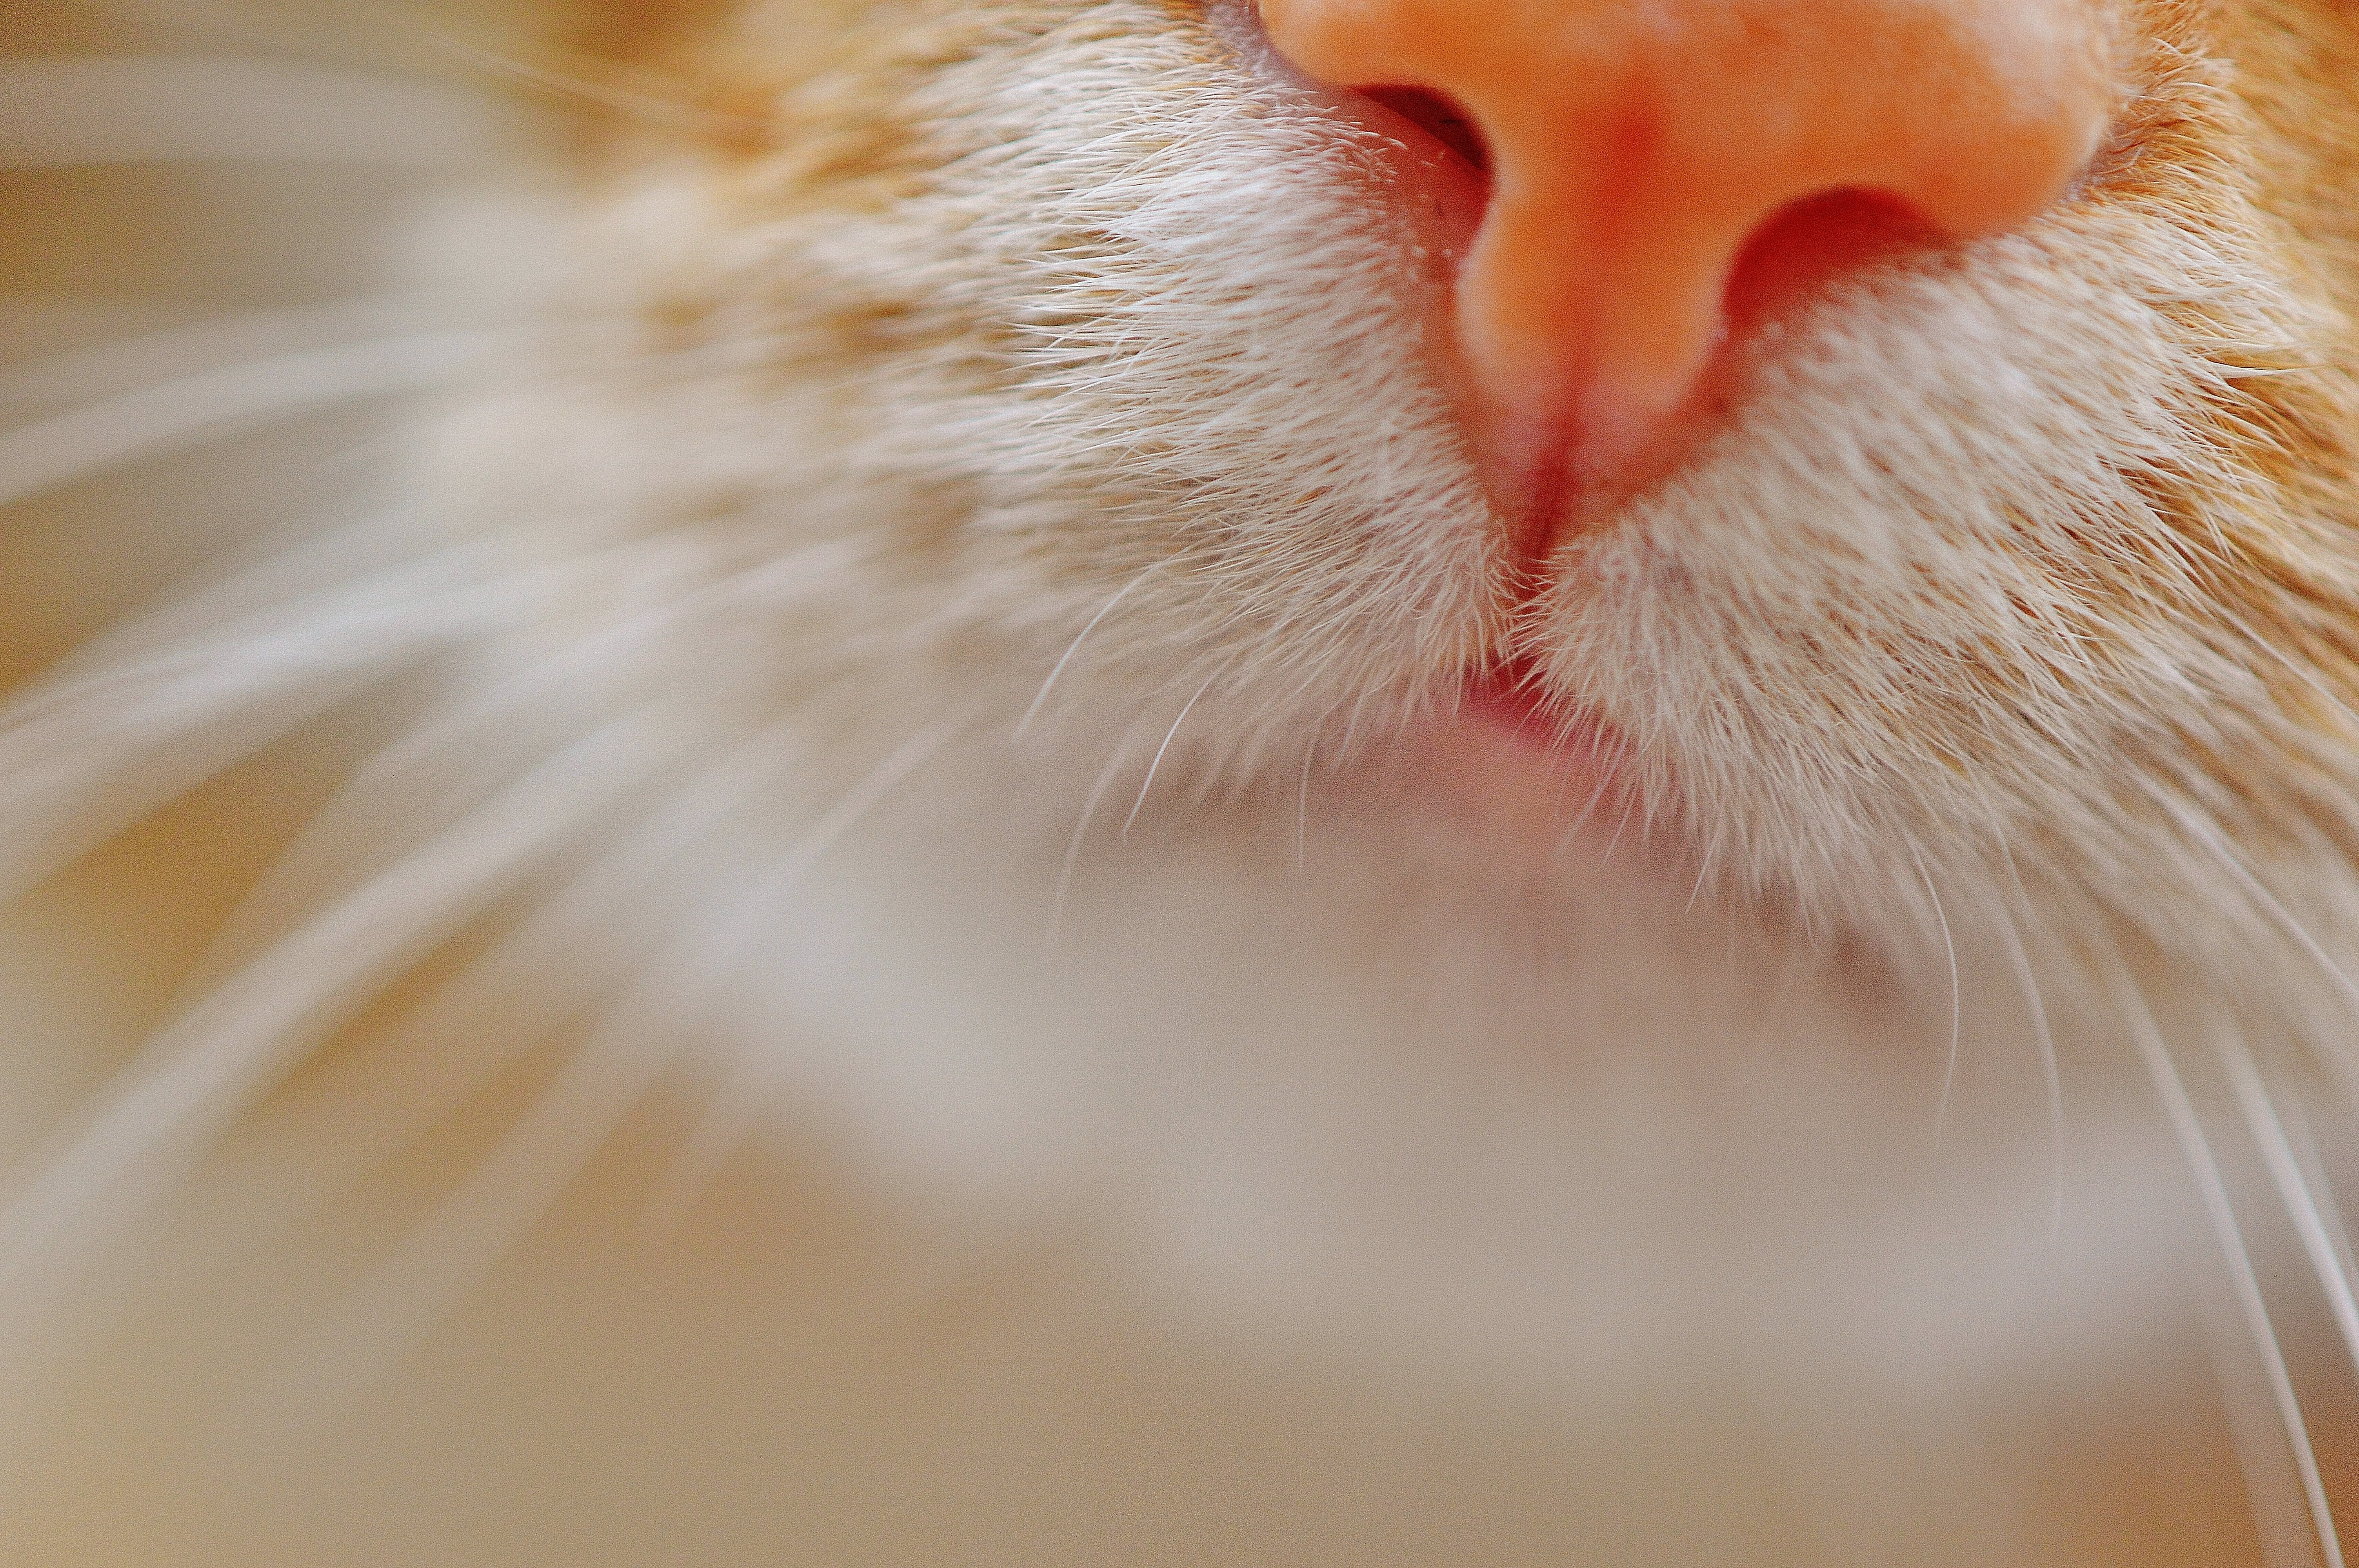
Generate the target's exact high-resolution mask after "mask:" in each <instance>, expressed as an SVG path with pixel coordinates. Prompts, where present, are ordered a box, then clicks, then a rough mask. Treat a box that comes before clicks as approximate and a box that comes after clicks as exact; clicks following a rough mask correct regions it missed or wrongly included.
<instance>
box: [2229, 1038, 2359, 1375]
mask: <svg viewBox="0 0 2359 1568" xmlns="http://www.w3.org/2000/svg"><path fill="white" fill-rule="evenodd" d="M2219 1049H2220V1060H2221V1065H2223V1067H2224V1068H2225V1069H2226V1070H2227V1075H2228V1086H2229V1087H2230V1088H2232V1089H2233V1090H2234V1091H2235V1096H2236V1104H2237V1107H2238V1108H2240V1109H2242V1110H2243V1111H2244V1113H2245V1125H2246V1126H2248V1127H2250V1128H2251V1129H2252V1130H2253V1140H2254V1141H2255V1142H2256V1143H2257V1144H2259V1145H2260V1150H2261V1159H2262V1162H2264V1163H2265V1164H2266V1165H2267V1167H2268V1172H2269V1180H2270V1181H2271V1183H2273V1184H2275V1185H2276V1187H2277V1198H2278V1201H2279V1202H2281V1203H2282V1204H2284V1206H2285V1211H2286V1217H2288V1219H2290V1220H2292V1221H2293V1227H2294V1231H2295V1233H2296V1234H2297V1235H2299V1237H2300V1238H2301V1246H2302V1250H2303V1252H2305V1253H2306V1254H2308V1256H2309V1258H2310V1271H2311V1272H2312V1273H2313V1274H2314V1275H2315V1276H2316V1277H2317V1280H2318V1285H2319V1289H2320V1290H2321V1291H2323V1292H2325V1294H2326V1300H2327V1304H2328V1305H2329V1307H2330V1308H2332V1311H2333V1314H2334V1324H2335V1326H2336V1328H2338V1329H2339V1330H2341V1331H2342V1335H2343V1351H2344V1353H2345V1354H2346V1355H2348V1356H2349V1357H2351V1363H2352V1366H2353V1367H2354V1368H2359V1281H2354V1278H2353V1275H2352V1272H2351V1261H2350V1260H2351V1250H2350V1238H2348V1237H2347V1236H2345V1235H2343V1224H2342V1218H2341V1217H2340V1216H2339V1215H2338V1214H2336V1213H2335V1212H2334V1210H2333V1209H2332V1207H2331V1206H2327V1205H2325V1204H2323V1203H2321V1201H2320V1195H2319V1192H2318V1191H2317V1190H2316V1189H2314V1188H2313V1187H2312V1186H2311V1185H2310V1182H2309V1180H2308V1178H2307V1177H2306V1176H2305V1174H2304V1173H2303V1170H2302V1166H2301V1162H2300V1161H2299V1158H2297V1156H2296V1155H2295V1153H2294V1149H2293V1144H2292V1141H2290V1140H2289V1139H2288V1137H2287V1135H2286V1126H2285V1119H2284V1118H2283V1117H2282V1116H2281V1115H2280V1114H2279V1113H2278V1110H2277V1101H2276V1098H2275V1097H2274V1096H2272V1095H2271V1094H2270V1093H2269V1091H2268V1087H2267V1085H2266V1084H2264V1083H2262V1081H2261V1075H2260V1069H2259V1068H2258V1067H2257V1066H2256V1065H2254V1062H2253V1055H2252V1052H2251V1051H2250V1050H2249V1049H2248V1048H2247V1047H2246V1046H2245V1042H2244V1039H2243V1037H2242V1036H2241V1035H2239V1034H2238V1033H2235V1032H2234V1030H2232V1029H2223V1030H2222V1031H2221V1033H2220V1040H2219Z"/></svg>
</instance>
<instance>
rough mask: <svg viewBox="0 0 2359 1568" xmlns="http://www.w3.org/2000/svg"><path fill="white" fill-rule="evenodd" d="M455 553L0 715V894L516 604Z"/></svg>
mask: <svg viewBox="0 0 2359 1568" xmlns="http://www.w3.org/2000/svg"><path fill="white" fill-rule="evenodd" d="M479 561H480V557H479V556H478V555H477V554H476V553H475V552H473V551H468V550H458V551H452V552H450V553H448V554H446V555H444V556H440V557H433V558H431V559H429V560H427V561H424V562H419V563H415V564H412V565H409V566H405V567H403V568H399V569H397V570H395V571H392V572H388V573H386V574H383V575H382V576H380V577H377V578H375V579H366V580H364V581H363V582H362V583H360V584H359V585H358V586H356V587H354V588H352V589H346V590H343V591H342V592H336V593H330V594H324V595H321V596H320V597H318V598H316V599H312V600H306V601H303V602H300V603H298V604H296V605H294V606H291V607H288V608H286V609H283V610H281V611H277V612H275V613H271V614H266V615H262V616H257V617H255V618H253V619H252V620H251V621H250V622H246V623H244V624H240V625H238V626H234V627H232V628H229V629H226V630H224V631H223V632H221V633H216V634H214V635H213V636H212V637H209V638H206V639H203V640H200V641H197V642H194V643H179V644H177V645H172V646H169V647H167V648H165V649H162V650H159V651H158V652H156V653H154V654H150V655H149V656H147V657H146V658H144V659H136V660H132V661H130V662H128V663H125V664H121V665H112V666H102V667H100V668H98V669H95V670H91V671H88V672H86V673H83V672H69V674H68V676H67V678H62V679H60V680H57V681H55V682H53V683H51V684H49V685H46V686H43V687H39V688H37V689H36V690H35V691H33V692H32V693H30V694H29V695H27V697H24V698H23V699H21V700H20V701H18V702H17V703H16V704H15V705H14V706H13V707H12V708H9V709H7V710H6V711H5V712H0V892H5V891H7V890H12V889H18V888H22V887H24V886H26V885H27V883H28V882H29V881H31V880H33V879H36V878H38V877H39V876H41V875H43V874H45V873H46V871H49V869H51V868H54V867H56V866H59V865H61V864H63V863H64V862H65V861H66V860H71V858H72V857H73V856H74V855H75V854H77V853H79V852H80V851H81V850H82V849H86V848H88V847H89V846H90V845H92V844H93V843H96V842H98V841H100V840H101V839H103V838H105V837H106V836H107V835H108V834H110V833H112V832H114V831H115V830H116V829H117V828H119V827H123V826H124V825H125V824H126V823H129V822H132V821H136V820H137V818H138V817H139V816H142V815H144V814H145V813H146V812H147V811H149V810H152V809H154V807H155V806H158V805H159V804H161V803H162V802H163V801H166V800H168V799H170V798H172V797H173V796H174V795H178V794H179V793H180V792H182V791H183V790H186V789H187V788H189V787H190V785H192V784H195V783H197V782H198V781H200V780H201V779H203V778H206V777H208V776H211V775H212V773H216V772H218V771H219V770H220V769H222V768H223V767H226V766H228V765H230V764H232V763H234V762H236V761H238V760H239V759H241V758H243V757H245V756H248V755H250V754H252V752H254V751H255V749H257V748H258V747H260V746H262V745H264V744H266V743H267V742H268V741H271V740H273V739H275V738H277V736H279V735H281V734H284V733H286V732H287V731H288V730H291V729H292V728H294V727H295V726H296V725H298V724H299V723H301V722H303V721H304V720H306V719H310V718H311V717H313V716H315V715H317V714H318V713H320V712H322V711H324V710H325V709H326V708H329V707H330V706H331V705H332V704H333V703H335V702H337V701H339V700H341V699H342V698H343V697H347V696H349V695H351V694H353V693H354V692H357V691H359V690H362V689H364V688H365V687H368V686H370V685H372V684H374V683H375V682H376V681H379V680H381V679H383V678H385V677H386V676H388V675H390V674H392V673H394V672H396V671H397V670H399V669H401V668H403V667H406V666H407V665H409V664H411V663H412V662H413V661H415V660H416V659H418V658H419V657H420V656H422V655H423V654H425V653H427V652H429V651H430V650H432V649H434V648H436V647H438V646H445V645H448V644H449V643H451V642H452V641H454V640H455V639H457V638H459V637H462V636H463V635H465V634H466V633H468V632H470V631H472V630H473V629H475V628H477V627H478V626H480V624H481V623H482V622H483V619H484V615H485V614H486V612H487V611H490V610H492V609H494V608H495V607H496V605H497V604H499V603H501V602H503V601H505V600H506V598H507V597H508V596H511V595H513V594H514V593H515V592H516V591H518V588H517V584H516V581H515V580H514V579H508V580H503V579H497V578H495V579H491V580H490V581H488V582H478V583H474V584H470V583H469V582H468V581H467V568H468V565H469V563H470V562H479Z"/></svg>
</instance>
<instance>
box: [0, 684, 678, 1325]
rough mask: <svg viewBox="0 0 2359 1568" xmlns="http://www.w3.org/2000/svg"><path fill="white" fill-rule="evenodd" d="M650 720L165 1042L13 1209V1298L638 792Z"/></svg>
mask: <svg viewBox="0 0 2359 1568" xmlns="http://www.w3.org/2000/svg"><path fill="white" fill-rule="evenodd" d="M650 722H651V721H650V720H649V719H648V718H647V716H646V715H645V714H643V713H634V714H630V715H626V716H625V717H624V718H621V719H615V720H614V721H612V722H610V723H608V724H606V725H604V726H603V727H601V728H599V729H598V730H593V731H592V733H590V734H589V735H588V736H586V737H584V738H583V739H582V740H581V741H576V742H575V743H574V744H572V745H571V746H569V747H567V748H565V749H564V750H563V751H561V752H558V753H557V754H555V755H554V756H552V757H550V758H549V760H548V761H547V762H543V763H542V764H541V765H540V766H539V767H538V768H536V769H534V770H533V771H532V772H530V773H527V774H526V775H525V776H524V777H523V778H521V779H519V780H518V781H517V782H516V784H514V785H512V786H511V787H509V788H508V789H507V790H506V791H504V792H503V793H501V794H500V795H497V796H496V797H495V798H494V799H493V800H492V801H490V802H488V803H487V804H485V805H484V806H481V807H479V808H478V809H477V810H475V811H473V812H472V813H470V814H469V815H468V816H465V817H463V818H462V819H461V820H460V821H459V822H458V823H456V824H454V825H453V826H452V827H450V828H448V829H446V830H445V831H444V832H443V833H441V834H440V835H439V836H438V837H437V838H434V839H433V840H432V841H430V842H429V844H427V845H426V846H424V847H423V848H422V849H419V851H418V852H416V853H413V854H410V855H408V856H406V857H404V858H403V859H402V860H399V861H397V862H396V863H395V864H393V865H392V866H390V867H389V868H387V869H386V870H385V871H382V872H380V873H379V874H378V875H376V876H375V878H373V879H371V880H370V881H367V882H365V883H364V884H363V885H362V886H361V887H360V888H359V889H358V890H356V891H355V892H353V893H352V894H351V895H350V896H348V897H346V898H345V899H343V900H342V901H341V902H340V903H336V904H335V905H334V906H333V907H332V908H330V909H328V910H327V911H325V912H324V913H322V914H320V915H319V916H317V917H316V918H314V919H312V920H310V921H309V922H307V923H306V924H305V925H302V926H301V927H299V929H297V930H296V931H294V932H292V933H291V934H290V935H288V936H286V937H285V938H283V939H282V940H281V941H279V942H278V943H277V945H275V946H273V947H272V948H271V949H270V950H269V951H268V952H266V953H265V954H264V955H263V956H262V957H260V958H258V959H257V960H255V962H254V963H252V964H250V965H248V966H246V967H245V968H243V969H241V970H239V971H238V972H237V973H236V974H235V975H234V976H233V977H231V979H229V980H228V981H227V982H225V983H224V984H223V985H222V986H221V987H219V988H218V989H215V990H214V991H213V992H212V994H211V995H210V996H208V997H207V998H206V999H205V1000H203V1001H201V1003H199V1004H198V1005H197V1006H196V1007H195V1008H193V1009H191V1010H190V1011H188V1012H186V1013H184V1014H183V1015H182V1016H181V1018H180V1020H179V1022H176V1023H174V1024H172V1025H171V1026H169V1027H168V1028H167V1029H166V1030H164V1031H163V1032H162V1033H160V1034H158V1036H157V1037H156V1038H155V1039H154V1040H153V1041H151V1042H150V1043H149V1044H147V1047H146V1048H145V1049H143V1050H142V1052H141V1053H140V1054H139V1055H138V1056H137V1057H136V1059H135V1060H134V1061H133V1062H132V1064H131V1065H129V1066H128V1067H126V1068H125V1069H124V1071H123V1072H122V1073H121V1074H120V1075H118V1076H117V1078H116V1080H115V1082H114V1084H113V1085H112V1086H111V1087H109V1088H108V1089H107V1090H105V1091H104V1092H103V1093H102V1094H101V1095H100V1096H99V1097H97V1100H96V1103H95V1104H94V1106H93V1108H92V1109H91V1110H90V1112H89V1113H88V1114H87V1115H86V1117H85V1118H84V1119H83V1121H82V1126H81V1128H80V1129H79V1130H77V1131H74V1132H72V1133H71V1134H70V1135H68V1136H67V1137H66V1138H65V1139H64V1140H63V1141H62V1142H61V1146H60V1149H59V1150H58V1152H56V1153H55V1154H54V1155H52V1156H51V1157H49V1158H47V1159H45V1160H42V1161H40V1162H39V1163H38V1169H37V1170H36V1171H35V1172H34V1173H33V1175H32V1177H31V1179H30V1180H29V1182H28V1183H27V1184H26V1185H25V1187H24V1188H23V1189H22V1190H21V1191H20V1192H19V1193H17V1194H16V1195H15V1196H14V1197H12V1198H11V1199H9V1200H8V1201H7V1203H6V1204H5V1206H0V1305H5V1307H7V1308H11V1309H16V1310H19V1311H21V1310H23V1309H24V1308H26V1307H27V1305H28V1304H30V1303H29V1302H28V1297H29V1296H30V1294H31V1293H32V1292H35V1291H37V1290H38V1289H39V1288H40V1287H42V1286H44V1285H47V1284H51V1283H60V1282H63V1281H64V1280H65V1279H67V1278H69V1277H70V1276H71V1274H72V1273H73V1272H74V1271H75V1270H76V1268H77V1267H78V1266H79V1265H81V1264H82V1263H84V1262H86V1261H88V1260H91V1259H92V1258H94V1257H96V1256H98V1255H99V1254H101V1253H103V1251H104V1250H105V1249H106V1248H107V1246H108V1245H109V1244H110V1243H111V1242H112V1241H113V1240H114V1238H117V1237H118V1236H119V1235H120V1233H121V1232H122V1230H123V1229H124V1228H125V1227H126V1226H128V1225H129V1224H130V1223H132V1222H134V1221H135V1220H136V1218H137V1217H139V1216H140V1215H142V1214H143V1213H145V1212H146V1211H147V1210H148V1209H149V1208H150V1207H152V1206H154V1205H155V1204H156V1203H158V1202H159V1201H161V1199H162V1196H163V1195H165V1194H166V1193H168V1192H169V1191H170V1190H171V1188H172V1187H173V1186H174V1185H175V1184H176V1182H175V1178H176V1177H177V1176H178V1175H179V1173H181V1172H182V1171H184V1170H185V1169H186V1168H187V1167H188V1166H189V1165H190V1163H192V1162H194V1161H195V1160H196V1159H198V1158H199V1157H200V1156H201V1154H202V1153H203V1152H204V1151H205V1149H207V1148H208V1147H209V1146H210V1145H211V1144H212V1142H213V1141H216V1140H217V1139H218V1137H219V1136H220V1135H221V1133H222V1131H223V1130H224V1129H225V1128H226V1127H228V1126H229V1125H231V1124H232V1123H233V1122H234V1120H235V1119H236V1118H237V1117H238V1116H240V1115H241V1114H243V1113H244V1112H245V1110H246V1109H247V1108H249V1107H250V1106H252V1105H253V1103H254V1102H255V1099H256V1098H258V1097H259V1096H260V1095H262V1094H263V1093H265V1092H266V1091H267V1090H268V1088H269V1087H271V1086H272V1085H273V1084H274V1083H276V1082H277V1080H278V1079H279V1078H280V1077H282V1076H284V1075H285V1074H286V1073H287V1072H288V1071H289V1070H290V1069H291V1068H292V1067H293V1066H294V1065H295V1064H296V1063H298V1062H299V1061H300V1060H301V1059H302V1057H303V1056H304V1054H306V1053H308V1052H309V1051H310V1048H311V1047H312V1045H313V1044H315V1043H316V1042H317V1041H319V1040H320V1039H321V1038H323V1037H324V1036H325V1035H326V1034H328V1033H332V1031H333V1030H334V1029H335V1028H336V1027H337V1026H339V1025H340V1024H341V1023H342V1022H344V1021H345V1020H346V1019H348V1018H349V1017H351V1016H352V1014H353V1012H354V1011H357V1010H358V1009H359V1008H360V1007H361V1006H363V1005H364V1003H365V1002H366V1001H367V1000H368V999H369V998H370V997H371V996H373V995H374V994H375V992H376V990H377V989H378V988H380V987H381V986H382V985H384V984H385V983H386V981H387V980H389V979H391V978H392V977H394V976H395V975H397V974H398V973H399V972H400V971H401V970H402V969H403V968H405V967H407V966H408V965H409V964H411V963H414V962H416V961H417V960H418V959H419V957H422V956H423V955H424V954H425V953H426V952H428V951H429V950H430V949H431V948H432V947H433V946H435V944H437V943H438V942H440V941H441V940H443V939H445V938H446V937H448V936H449V935H451V933H453V932H454V931H455V930H457V929H458V928H459V926H461V925H463V924H464V922H465V921H466V920H467V919H469V918H471V917H472V916H473V915H474V914H477V913H479V912H480V911H481V910H483V909H484V908H485V907H487V906H488V905H489V904H490V903H492V901H493V900H494V899H495V898H496V897H498V896H499V895H500V894H501V893H502V892H505V891H506V890H507V889H508V888H510V887H512V886H514V885H515V884H516V882H517V881H520V880H521V879H522V878H523V877H525V876H526V875H527V874H528V873H529V872H530V871H533V870H534V869H536V868H537V867H538V866H540V865H542V864H543V863H545V862H546V861H547V860H549V857H550V856H551V855H553V854H555V853H556V852H557V851H558V850H559V849H560V848H561V847H562V846H563V845H564V844H565V843H566V842H568V841H569V840H570V839H571V838H572V837H573V836H574V835H576V834H578V833H579V832H580V831H581V830H582V828H583V827H585V826H586V825H587V824H588V823H589V822H590V821H591V820H592V819H593V818H594V817H595V816H597V815H598V814H599V813H600V812H601V811H603V810H604V809H605V808H607V807H608V806H611V805H613V804H614V802H615V801H617V800H619V799H620V798H621V797H622V796H623V795H625V794H627V793H628V792H629V791H630V790H631V789H632V788H634V787H636V785H637V784H639V783H640V782H641V781H642V780H643V779H644V778H645V776H646V775H647V773H648V772H649V771H650V768H651V759H652V758H653V757H655V756H658V755H660V752H658V749H657V748H656V747H655V746H654V745H653V744H652V743H651V741H652V737H651V736H650V735H649V734H648V732H647V731H648V729H649V727H650ZM8 1337H9V1336H0V1342H5V1340H6V1339H7V1338H8Z"/></svg>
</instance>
